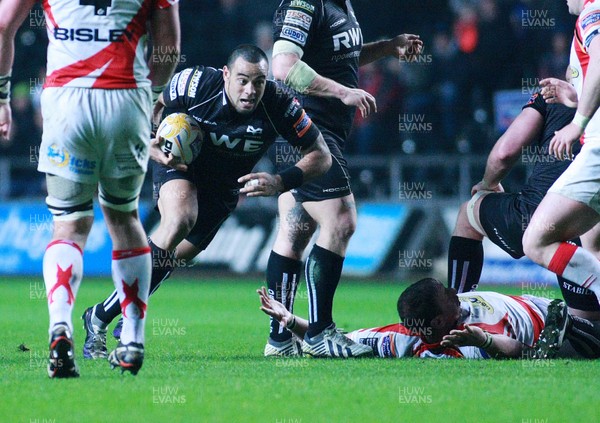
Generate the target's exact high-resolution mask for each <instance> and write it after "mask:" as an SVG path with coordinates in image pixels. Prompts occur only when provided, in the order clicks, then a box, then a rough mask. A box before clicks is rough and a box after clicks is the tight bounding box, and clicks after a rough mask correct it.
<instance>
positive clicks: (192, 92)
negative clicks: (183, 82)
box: [188, 70, 202, 98]
mask: <svg viewBox="0 0 600 423" xmlns="http://www.w3.org/2000/svg"><path fill="white" fill-rule="evenodd" d="M201 76H202V71H199V70H195V71H194V75H193V76H192V81H191V82H190V86H189V88H188V97H192V98H196V91H197V90H198V83H199V82H200V77H201Z"/></svg>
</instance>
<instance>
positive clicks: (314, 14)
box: [273, 0, 321, 49]
mask: <svg viewBox="0 0 600 423" xmlns="http://www.w3.org/2000/svg"><path fill="white" fill-rule="evenodd" d="M320 7H321V2H320V1H319V0H283V1H282V2H281V4H280V5H279V7H278V8H277V10H276V11H275V17H274V19H273V41H277V40H285V41H290V42H292V43H294V44H296V45H297V46H299V47H300V48H302V49H304V47H305V46H306V44H307V43H308V41H309V39H310V38H311V34H312V33H313V32H314V31H315V29H316V26H317V22H316V21H317V18H318V16H319V13H320Z"/></svg>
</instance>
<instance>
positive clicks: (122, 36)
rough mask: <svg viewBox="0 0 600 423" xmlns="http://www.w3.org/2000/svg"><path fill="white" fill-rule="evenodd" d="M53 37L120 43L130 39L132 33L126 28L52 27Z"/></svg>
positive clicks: (61, 39) (65, 39)
mask: <svg viewBox="0 0 600 423" xmlns="http://www.w3.org/2000/svg"><path fill="white" fill-rule="evenodd" d="M53 35H54V39H56V40H59V41H80V42H84V43H86V42H107V43H122V42H124V41H126V40H129V41H131V40H132V39H133V34H132V33H131V32H130V31H127V30H126V29H103V28H102V29H100V28H59V27H56V28H54V31H53Z"/></svg>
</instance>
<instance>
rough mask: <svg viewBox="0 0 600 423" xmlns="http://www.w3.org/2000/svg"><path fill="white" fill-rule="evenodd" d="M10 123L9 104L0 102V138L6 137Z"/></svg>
mask: <svg viewBox="0 0 600 423" xmlns="http://www.w3.org/2000/svg"><path fill="white" fill-rule="evenodd" d="M11 124H12V113H11V110H10V104H9V103H4V104H0V139H8V135H9V134H10V126H11Z"/></svg>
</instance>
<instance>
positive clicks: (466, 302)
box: [347, 291, 549, 358]
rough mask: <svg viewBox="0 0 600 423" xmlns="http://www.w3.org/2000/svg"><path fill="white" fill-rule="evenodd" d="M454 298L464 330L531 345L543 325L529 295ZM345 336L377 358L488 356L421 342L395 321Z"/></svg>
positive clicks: (478, 351)
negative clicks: (478, 330) (472, 328)
mask: <svg viewBox="0 0 600 423" xmlns="http://www.w3.org/2000/svg"><path fill="white" fill-rule="evenodd" d="M458 298H459V300H460V307H461V315H460V319H459V322H458V329H464V325H465V324H467V325H472V326H478V327H480V328H482V329H484V330H486V331H488V332H490V333H493V334H501V335H506V336H509V337H511V338H513V339H517V340H518V341H520V342H522V343H523V344H526V345H529V346H531V345H533V344H534V343H535V341H537V339H538V337H539V336H540V332H541V330H542V329H543V327H544V317H545V312H542V310H540V308H539V307H538V306H536V304H535V303H534V302H533V301H532V299H531V297H528V296H522V297H515V296H509V295H503V294H499V293H496V292H484V291H482V292H469V293H463V294H458ZM536 301H539V302H541V303H542V304H541V306H542V307H545V306H547V303H548V302H549V300H546V299H539V300H536ZM347 336H348V337H349V338H350V339H352V340H353V341H355V342H359V343H361V344H366V345H370V346H371V347H373V349H374V351H375V354H376V355H377V356H379V357H396V358H403V357H422V358H460V357H465V358H489V357H488V355H487V354H486V353H485V351H483V350H481V349H479V348H477V347H460V348H458V349H453V348H442V347H440V346H439V344H425V343H424V342H423V341H422V340H421V338H420V337H418V336H415V335H412V334H411V332H410V331H409V330H408V329H407V328H406V327H404V326H403V325H402V324H399V323H396V324H392V325H387V326H382V327H377V328H370V329H358V330H356V331H354V332H350V333H349V334H347Z"/></svg>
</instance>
